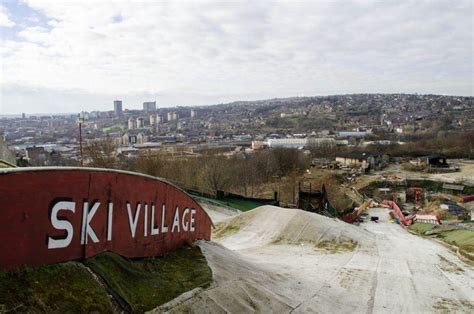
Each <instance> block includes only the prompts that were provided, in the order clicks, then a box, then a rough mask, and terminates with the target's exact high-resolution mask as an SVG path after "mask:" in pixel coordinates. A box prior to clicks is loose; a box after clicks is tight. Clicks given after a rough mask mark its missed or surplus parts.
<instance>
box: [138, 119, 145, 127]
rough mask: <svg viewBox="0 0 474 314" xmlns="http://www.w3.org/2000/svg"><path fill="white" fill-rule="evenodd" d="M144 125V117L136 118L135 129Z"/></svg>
mask: <svg viewBox="0 0 474 314" xmlns="http://www.w3.org/2000/svg"><path fill="white" fill-rule="evenodd" d="M144 127H145V119H143V118H137V129H143V128H144Z"/></svg>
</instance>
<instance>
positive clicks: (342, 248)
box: [315, 240, 357, 254]
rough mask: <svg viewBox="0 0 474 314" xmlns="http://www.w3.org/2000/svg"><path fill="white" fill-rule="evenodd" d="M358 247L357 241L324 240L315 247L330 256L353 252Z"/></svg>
mask: <svg viewBox="0 0 474 314" xmlns="http://www.w3.org/2000/svg"><path fill="white" fill-rule="evenodd" d="M356 247H357V242H355V241H350V240H349V241H343V242H337V241H329V240H324V241H321V242H319V243H318V244H316V245H315V248H316V249H318V250H322V251H325V252H327V253H330V254H335V253H341V252H351V251H354V249H355V248H356Z"/></svg>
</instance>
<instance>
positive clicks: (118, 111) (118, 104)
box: [114, 100, 122, 116]
mask: <svg viewBox="0 0 474 314" xmlns="http://www.w3.org/2000/svg"><path fill="white" fill-rule="evenodd" d="M114 113H115V115H116V116H121V115H122V101H121V100H114Z"/></svg>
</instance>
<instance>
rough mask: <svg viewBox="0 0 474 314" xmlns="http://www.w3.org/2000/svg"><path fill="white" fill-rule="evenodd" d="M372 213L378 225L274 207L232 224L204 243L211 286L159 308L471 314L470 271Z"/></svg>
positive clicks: (382, 212)
mask: <svg viewBox="0 0 474 314" xmlns="http://www.w3.org/2000/svg"><path fill="white" fill-rule="evenodd" d="M369 214H371V215H375V216H379V217H380V219H381V222H380V223H373V222H370V223H366V224H362V225H361V226H359V227H357V226H352V225H348V224H346V223H343V222H341V221H337V220H334V219H330V218H327V217H323V216H320V215H316V214H311V213H307V212H303V211H300V210H296V209H282V208H278V207H273V206H262V207H259V208H257V209H254V210H252V211H250V212H246V213H244V214H241V215H238V216H235V217H233V218H230V219H228V220H226V221H224V222H223V223H221V224H220V225H219V226H218V228H219V229H218V230H217V232H216V236H215V238H214V241H215V242H205V241H201V242H200V243H199V246H200V247H201V249H202V251H203V253H204V255H205V256H206V258H207V259H208V262H209V265H210V267H211V269H212V271H213V276H214V283H213V285H212V286H211V287H210V288H209V289H206V290H199V291H194V292H191V293H189V294H186V295H183V296H182V297H181V298H178V299H176V300H174V301H173V302H171V303H169V304H166V305H164V306H162V307H160V308H159V309H157V311H169V312H174V313H178V312H183V311H191V312H196V313H202V312H213V313H214V312H215V313H221V312H222V313H223V312H231V313H244V312H245V313H251V312H268V313H269V312H277V313H290V312H301V313H307V312H315V313H328V312H330V313H367V312H369V313H431V312H440V313H446V312H453V311H454V312H458V313H473V312H474V269H473V267H472V266H469V265H467V264H466V263H464V262H462V261H461V260H459V258H458V257H457V256H456V255H455V254H454V253H452V252H451V251H450V250H449V249H447V248H446V247H444V246H443V245H441V244H439V243H437V242H434V241H432V240H428V239H423V238H421V237H418V236H416V235H412V234H410V233H408V232H407V231H406V230H404V229H403V228H402V227H400V226H399V225H397V224H394V223H391V222H389V221H388V219H389V218H388V217H389V216H388V210H387V209H369ZM216 242H217V243H216ZM347 243H351V244H354V243H355V244H354V245H352V246H350V245H345V244H347Z"/></svg>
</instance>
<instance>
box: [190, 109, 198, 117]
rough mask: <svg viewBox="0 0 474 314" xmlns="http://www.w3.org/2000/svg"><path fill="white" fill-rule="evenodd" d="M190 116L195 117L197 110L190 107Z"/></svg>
mask: <svg viewBox="0 0 474 314" xmlns="http://www.w3.org/2000/svg"><path fill="white" fill-rule="evenodd" d="M191 118H197V111H196V110H194V109H191Z"/></svg>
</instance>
